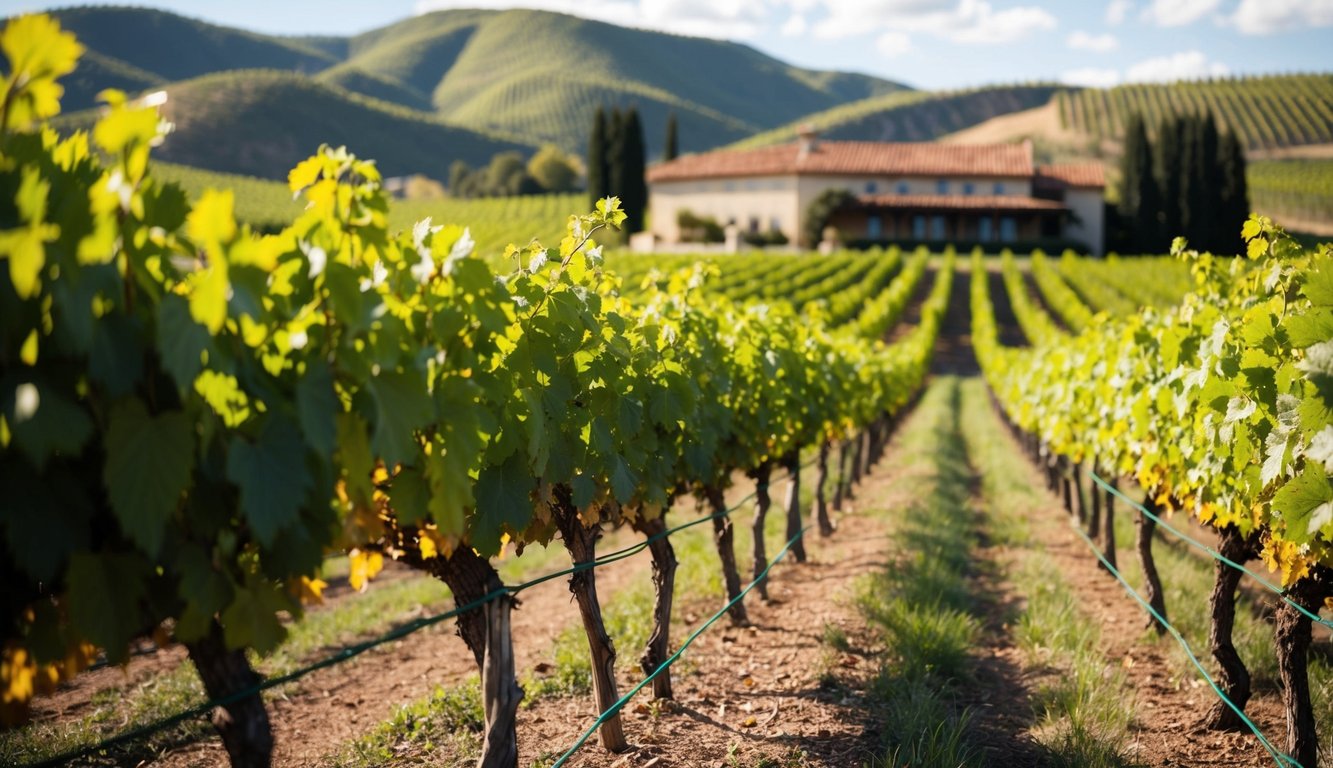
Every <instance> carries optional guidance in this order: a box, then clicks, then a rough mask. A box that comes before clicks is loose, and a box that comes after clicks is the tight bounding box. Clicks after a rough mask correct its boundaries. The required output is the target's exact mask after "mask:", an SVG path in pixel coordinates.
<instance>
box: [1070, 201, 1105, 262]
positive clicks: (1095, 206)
mask: <svg viewBox="0 0 1333 768" xmlns="http://www.w3.org/2000/svg"><path fill="white" fill-rule="evenodd" d="M1065 205H1067V206H1069V210H1070V211H1072V212H1073V213H1074V215H1075V217H1077V219H1078V221H1077V222H1075V221H1073V220H1071V221H1070V222H1069V225H1068V226H1067V227H1066V228H1065V234H1066V236H1068V237H1069V238H1070V239H1073V240H1082V241H1083V242H1085V243H1087V244H1088V248H1090V249H1092V255H1094V256H1101V255H1102V254H1104V253H1105V252H1106V208H1105V205H1104V204H1103V200H1102V191H1101V190H1100V189H1070V190H1066V192H1065Z"/></svg>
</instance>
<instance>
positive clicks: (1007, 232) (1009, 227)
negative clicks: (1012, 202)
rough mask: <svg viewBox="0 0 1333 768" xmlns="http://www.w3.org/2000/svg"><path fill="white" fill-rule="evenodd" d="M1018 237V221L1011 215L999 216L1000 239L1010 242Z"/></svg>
mask: <svg viewBox="0 0 1333 768" xmlns="http://www.w3.org/2000/svg"><path fill="white" fill-rule="evenodd" d="M1017 239H1018V222H1017V221H1014V217H1013V216H1001V217H1000V240H1002V241H1004V242H1006V243H1012V242H1014V241H1015V240H1017Z"/></svg>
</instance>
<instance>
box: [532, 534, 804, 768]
mask: <svg viewBox="0 0 1333 768" xmlns="http://www.w3.org/2000/svg"><path fill="white" fill-rule="evenodd" d="M808 530H810V526H808V525H807V526H806V527H804V528H802V529H801V530H800V531H798V532H797V534H796V535H795V536H793V537H791V539H789V540H788V541H787V543H786V544H785V545H783V547H782V549H781V550H780V551H779V552H778V553H777V555H776V556H775V557H774V558H773V562H771V563H769V564H768V565H767V566H765V567H764V570H762V571H760V572H759V575H758V576H755V577H754V581H751V582H750V583H749V584H747V585H745V589H742V590H741V591H740V594H738V595H736V596H735V597H733V598H732V599H731V600H729V601H727V604H726V605H724V606H722V608H721V609H720V610H718V612H717V613H715V614H713V615H712V617H711V618H709V619H708V621H705V622H704V623H703V625H702V626H700V627H699V628H698V629H696V630H694V631H693V632H691V633H690V636H689V637H687V638H685V642H683V643H681V645H680V648H677V649H676V652H675V653H673V654H671V656H669V657H668V658H667V660H666V661H664V662H662V663H661V665H659V666H658V667H657V669H655V670H653V673H652V674H651V675H649V676H647V677H645V678H644V679H642V680H640V681H639V683H638V685H635V686H634V687H633V688H631V689H629V692H628V693H626V694H625V695H624V696H621V697H620V700H619V701H617V702H616V703H615V704H612V705H611V706H610V707H608V708H607V710H606V711H605V712H603V713H602V714H600V715H598V716H597V719H596V720H595V721H594V722H593V724H592V726H591V727H589V728H588V730H586V731H584V732H583V735H582V736H580V737H579V739H578V741H576V742H574V745H573V746H572V747H570V748H569V749H568V750H566V751H565V754H563V755H561V756H560V759H559V760H556V761H555V763H553V764H552V765H551V768H560V767H561V766H563V765H564V764H565V763H566V762H567V761H568V760H569V758H571V757H573V756H574V753H575V752H577V751H579V749H581V748H582V747H583V745H584V744H586V743H587V742H588V739H590V738H592V735H593V734H594V733H596V732H597V729H598V728H601V727H602V726H603V725H604V724H605V723H606V721H607V720H610V719H611V718H612V717H615V716H616V715H618V714H620V710H622V709H624V708H625V705H626V704H628V703H629V701H630V699H632V698H634V695H635V694H637V693H638V692H639V691H641V690H643V688H644V686H646V685H648V684H649V683H651V682H652V681H653V680H655V679H657V676H658V675H660V674H662V672H663V671H665V670H667V669H670V667H671V665H672V664H675V663H676V661H677V660H678V659H679V658H680V657H681V654H683V653H685V649H686V648H689V647H690V645H691V644H693V643H694V641H695V640H696V639H698V637H699V635H702V634H703V633H704V632H705V631H706V630H707V629H708V628H709V627H711V626H713V624H714V623H716V622H717V620H718V619H720V618H722V616H723V615H725V614H726V612H727V611H729V610H731V607H732V606H734V605H735V604H736V603H739V602H740V601H741V599H742V598H744V597H745V596H746V595H747V594H749V593H750V590H751V589H754V587H755V585H756V584H758V583H759V582H761V581H763V580H764V579H766V578H768V572H769V571H770V570H772V569H773V566H775V565H777V564H778V562H779V561H781V560H782V558H784V557H786V556H787V553H788V552H789V551H791V548H792V547H793V546H795V544H796V542H797V541H798V540H800V538H801V537H802V536H804V535H805V532H806V531H808Z"/></svg>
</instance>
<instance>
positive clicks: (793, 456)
mask: <svg viewBox="0 0 1333 768" xmlns="http://www.w3.org/2000/svg"><path fill="white" fill-rule="evenodd" d="M783 465H784V466H786V468H787V475H788V476H789V477H790V478H791V484H790V485H788V486H787V540H788V541H790V542H792V545H791V555H792V557H794V558H796V562H798V563H804V562H805V537H804V536H801V535H800V534H801V527H802V526H801V452H800V451H792V452H791V453H789V454H787V455H786V457H784V458H783Z"/></svg>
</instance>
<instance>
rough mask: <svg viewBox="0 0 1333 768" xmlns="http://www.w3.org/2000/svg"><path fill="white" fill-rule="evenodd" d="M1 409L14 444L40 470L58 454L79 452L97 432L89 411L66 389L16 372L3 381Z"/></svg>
mask: <svg viewBox="0 0 1333 768" xmlns="http://www.w3.org/2000/svg"><path fill="white" fill-rule="evenodd" d="M0 413H3V414H4V417H5V421H6V422H7V423H8V425H9V429H10V432H11V433H12V435H13V440H14V444H15V445H17V446H18V447H19V450H21V451H23V453H25V454H27V456H28V458H29V459H31V460H32V463H33V464H34V465H36V467H37V469H38V470H40V469H41V468H42V467H43V466H45V464H46V460H47V459H48V458H50V457H51V456H52V455H54V454H57V453H63V454H77V453H78V452H79V451H80V450H82V448H83V445H84V443H86V442H87V441H88V438H89V437H91V436H92V433H93V423H92V420H90V419H89V418H88V414H87V413H86V412H85V411H84V410H83V409H82V408H80V407H79V406H78V405H77V404H75V403H73V402H71V401H70V400H69V399H67V398H66V397H65V395H64V393H62V392H59V391H58V390H56V389H55V387H52V386H50V385H49V384H47V383H46V382H44V381H42V380H39V379H27V380H25V379H24V378H20V377H19V376H17V375H15V374H12V373H11V374H10V375H9V376H7V377H5V379H4V380H3V381H2V382H0Z"/></svg>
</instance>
